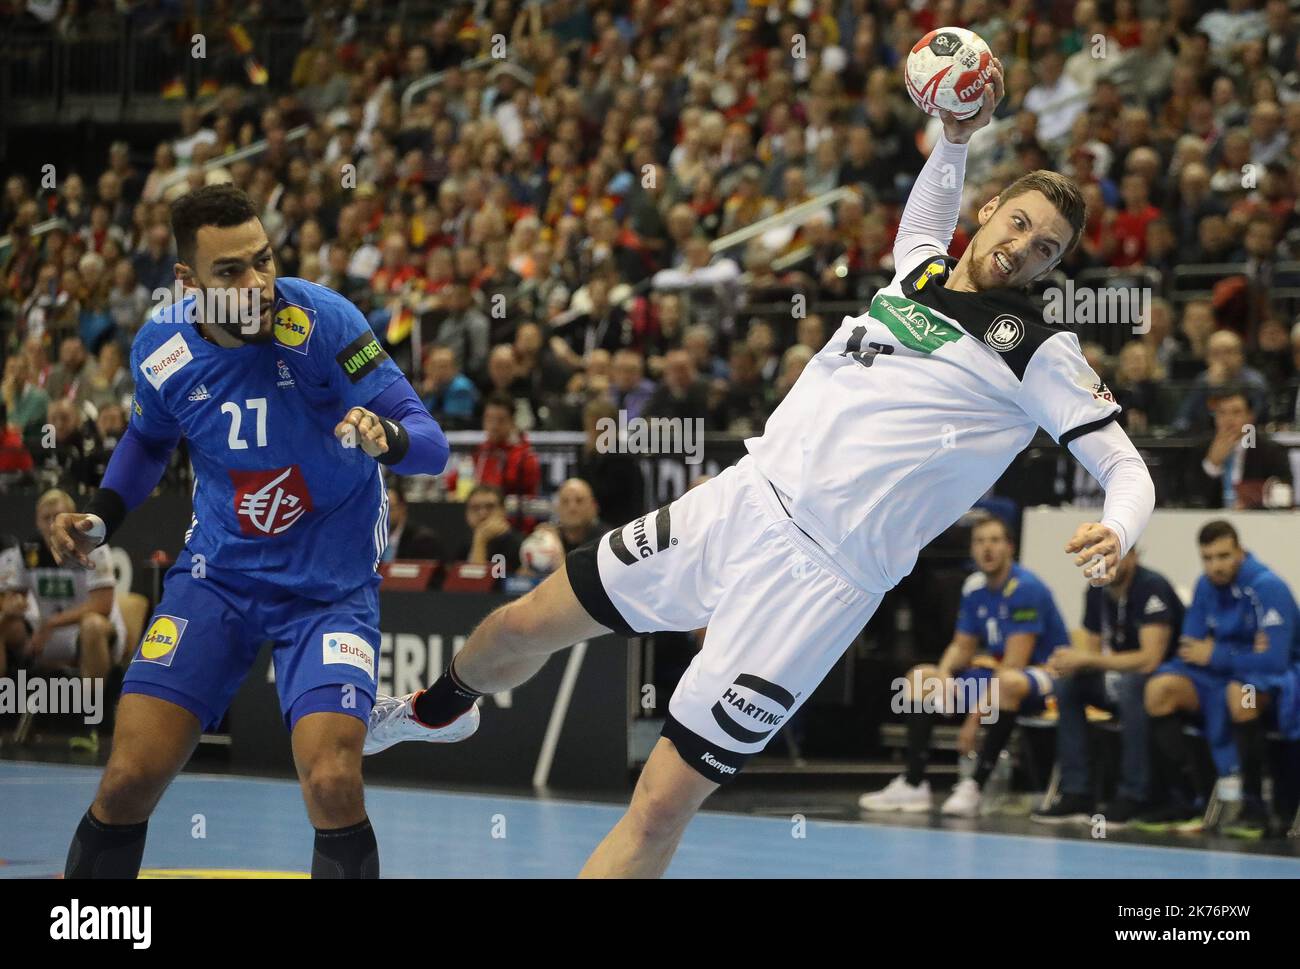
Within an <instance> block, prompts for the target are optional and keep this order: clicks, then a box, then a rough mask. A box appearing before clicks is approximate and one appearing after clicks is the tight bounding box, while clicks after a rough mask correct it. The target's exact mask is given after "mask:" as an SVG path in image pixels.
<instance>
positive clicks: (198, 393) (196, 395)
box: [185, 384, 212, 400]
mask: <svg viewBox="0 0 1300 969" xmlns="http://www.w3.org/2000/svg"><path fill="white" fill-rule="evenodd" d="M211 397H212V395H211V394H209V393H208V386H207V384H199V385H198V386H197V387H195V388H194V389H193V390H191V391H190V395H189V396H188V397H186V398H185V399H186V400H208V399H210V398H211Z"/></svg>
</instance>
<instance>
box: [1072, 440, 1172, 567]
mask: <svg viewBox="0 0 1300 969" xmlns="http://www.w3.org/2000/svg"><path fill="white" fill-rule="evenodd" d="M1068 446H1069V448H1070V453H1071V454H1073V455H1074V456H1075V458H1076V459H1077V460H1078V461H1079V463H1080V464H1082V465H1083V466H1084V467H1085V468H1086V469H1087V470H1088V473H1089V474H1091V475H1092V476H1093V477H1094V478H1096V479H1097V483H1098V484H1100V485H1101V486H1102V488H1104V489H1105V491H1106V503H1105V506H1104V507H1103V509H1102V517H1101V521H1100V522H1085V523H1084V524H1082V525H1080V526H1079V528H1078V529H1077V530H1076V531H1075V533H1074V537H1073V538H1071V539H1070V541H1069V542H1067V543H1066V545H1065V550H1066V551H1067V552H1074V553H1076V555H1075V559H1074V564H1075V565H1077V566H1079V567H1080V568H1082V569H1083V570H1084V575H1085V576H1087V577H1088V580H1089V581H1088V584H1089V585H1093V586H1103V585H1110V583H1111V582H1112V581H1113V580H1114V577H1115V567H1116V566H1117V565H1118V564H1119V560H1120V559H1121V558H1123V557H1124V556H1125V555H1126V554H1127V553H1128V550H1129V549H1131V548H1132V547H1133V546H1134V544H1136V543H1137V540H1138V538H1139V537H1141V535H1142V532H1143V531H1144V530H1145V529H1146V527H1147V522H1148V521H1150V519H1151V512H1152V511H1153V510H1154V509H1155V505H1156V489H1155V485H1154V484H1153V483H1152V481H1151V473H1150V472H1149V471H1148V470H1147V466H1146V462H1145V461H1143V460H1142V455H1140V454H1138V452H1137V448H1135V447H1133V442H1132V441H1130V440H1129V439H1128V435H1127V434H1125V433H1124V430H1123V429H1122V428H1121V427H1120V426H1119V425H1118V424H1116V423H1114V422H1113V421H1112V422H1111V423H1109V424H1106V425H1105V426H1104V427H1101V428H1098V429H1097V430H1094V431H1091V432H1089V433H1087V434H1081V435H1080V436H1079V437H1076V438H1075V439H1074V440H1072V441H1070V443H1069V445H1068Z"/></svg>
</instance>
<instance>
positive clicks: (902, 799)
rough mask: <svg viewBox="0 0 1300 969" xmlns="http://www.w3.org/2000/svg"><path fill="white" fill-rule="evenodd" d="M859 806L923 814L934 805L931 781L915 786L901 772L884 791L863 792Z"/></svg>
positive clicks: (874, 809) (870, 809) (866, 809)
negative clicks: (931, 797)
mask: <svg viewBox="0 0 1300 969" xmlns="http://www.w3.org/2000/svg"><path fill="white" fill-rule="evenodd" d="M858 807H860V808H862V810H864V811H901V812H903V813H905V814H923V813H925V812H927V811H929V810H930V809H931V808H932V807H933V801H932V800H931V799H930V782H929V781H921V783H920V784H917V785H915V786H913V785H911V784H909V783H907V778H906V777H904V776H903V775H902V774H899V775H898V776H897V777H895V778H894V779H893V780H892V781H890V782H889V786H888V787H886V788H885V789H884V790H883V791H876V792H875V793H874V794H863V795H862V796H861V797H860V798H858Z"/></svg>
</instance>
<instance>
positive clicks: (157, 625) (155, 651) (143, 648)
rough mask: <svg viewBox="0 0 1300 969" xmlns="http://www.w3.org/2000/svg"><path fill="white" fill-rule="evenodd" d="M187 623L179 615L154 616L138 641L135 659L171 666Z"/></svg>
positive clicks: (186, 620)
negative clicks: (138, 652) (137, 652)
mask: <svg viewBox="0 0 1300 969" xmlns="http://www.w3.org/2000/svg"><path fill="white" fill-rule="evenodd" d="M189 623H190V621H189V620H188V619H181V618H180V617H179V616H154V619H153V622H152V623H150V625H149V631H148V632H147V633H145V634H144V639H143V640H141V642H140V655H139V656H137V657H136V659H137V660H143V661H144V662H146V663H157V664H158V665H159V666H171V665H172V660H173V659H175V658H176V649H177V647H179V646H180V644H181V637H182V636H184V635H185V627H186V626H188V625H189Z"/></svg>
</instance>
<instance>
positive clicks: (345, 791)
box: [302, 757, 364, 817]
mask: <svg viewBox="0 0 1300 969" xmlns="http://www.w3.org/2000/svg"><path fill="white" fill-rule="evenodd" d="M302 789H303V796H304V797H305V798H306V799H307V803H308V805H309V807H310V808H311V809H312V813H313V814H320V815H322V816H325V817H331V816H334V815H344V814H349V813H352V812H355V811H356V810H357V809H358V808H359V807H360V806H361V805H362V803H363V801H364V795H363V793H362V784H361V771H360V769H359V767H358V766H357V765H355V764H353V763H351V762H350V761H349V760H348V759H346V758H336V757H321V758H318V759H317V761H316V762H315V763H314V764H312V765H311V767H310V768H308V770H307V771H306V774H305V775H304V777H303V779H302Z"/></svg>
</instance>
